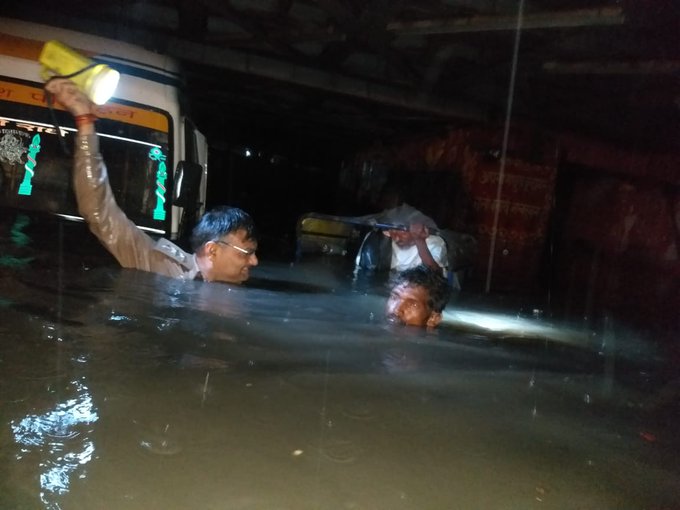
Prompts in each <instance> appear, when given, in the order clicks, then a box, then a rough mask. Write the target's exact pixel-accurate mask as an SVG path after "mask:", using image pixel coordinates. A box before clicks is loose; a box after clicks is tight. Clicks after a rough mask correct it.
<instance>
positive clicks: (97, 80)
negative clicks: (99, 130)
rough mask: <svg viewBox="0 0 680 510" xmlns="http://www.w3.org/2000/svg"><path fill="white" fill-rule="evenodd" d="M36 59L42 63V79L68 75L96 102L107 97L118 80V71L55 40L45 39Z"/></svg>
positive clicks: (102, 102) (67, 76) (101, 102)
mask: <svg viewBox="0 0 680 510" xmlns="http://www.w3.org/2000/svg"><path fill="white" fill-rule="evenodd" d="M38 60H39V61H40V63H41V64H42V66H43V70H42V73H41V76H42V78H43V80H45V81H47V80H49V79H50V78H53V77H55V76H60V77H63V78H68V79H70V80H71V81H73V82H74V83H75V84H76V85H77V86H78V88H79V89H80V90H81V91H83V92H84V93H85V94H86V95H87V97H89V98H90V100H91V101H92V102H93V103H94V104H98V105H102V104H104V103H106V102H107V101H108V100H109V99H111V96H112V95H113V93H114V92H115V91H116V86H117V85H118V80H119V79H120V73H119V72H118V71H116V70H114V69H111V68H110V67H109V66H107V65H106V64H97V63H95V62H94V61H92V60H90V59H89V58H87V57H85V56H83V55H81V54H80V53H78V52H77V51H75V50H73V49H71V48H69V47H68V46H66V45H65V44H62V43H60V42H59V41H47V42H46V43H45V45H44V46H43V49H42V51H41V52H40V57H39V59H38Z"/></svg>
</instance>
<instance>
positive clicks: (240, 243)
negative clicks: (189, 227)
mask: <svg viewBox="0 0 680 510" xmlns="http://www.w3.org/2000/svg"><path fill="white" fill-rule="evenodd" d="M191 247H192V249H193V250H194V252H195V253H196V258H197V262H198V265H199V268H200V270H201V274H202V275H203V278H204V279H205V280H206V281H220V282H228V283H241V282H244V281H246V280H247V279H248V278H249V277H250V268H251V267H253V266H256V265H257V263H258V261H257V255H255V252H256V250H257V233H256V230H255V224H254V222H253V219H252V218H251V217H250V215H249V214H248V213H246V212H245V211H243V210H241V209H239V208H238V207H219V208H217V209H213V210H212V211H210V212H208V213H206V214H205V215H204V216H203V217H202V218H201V220H200V221H199V222H198V225H196V227H195V228H194V230H193V232H192V234H191Z"/></svg>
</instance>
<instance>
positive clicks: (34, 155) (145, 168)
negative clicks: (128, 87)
mask: <svg viewBox="0 0 680 510" xmlns="http://www.w3.org/2000/svg"><path fill="white" fill-rule="evenodd" d="M129 112H133V113H136V114H137V115H136V116H132V115H130V114H129ZM55 113H56V115H57V121H58V123H59V124H60V128H61V132H62V133H63V136H64V138H63V141H64V142H65V145H66V147H67V148H69V149H70V148H72V147H73V142H74V136H75V129H74V128H73V127H72V126H73V121H72V119H70V118H69V116H68V115H67V114H65V113H64V112H61V111H55ZM98 113H99V114H100V116H101V115H107V117H104V118H100V120H99V121H98V122H97V131H98V133H99V144H100V150H101V153H102V156H103V158H104V161H105V163H106V167H107V170H108V174H109V180H110V183H111V188H112V190H113V193H114V196H115V198H116V201H117V203H118V205H119V206H120V208H121V209H122V210H123V211H124V212H125V213H126V214H127V216H128V218H130V220H132V221H133V222H135V223H136V224H137V225H138V226H140V227H141V228H144V229H146V230H148V231H151V232H155V233H158V234H165V233H166V232H168V231H169V224H170V223H169V222H170V218H169V214H170V208H171V204H170V202H171V193H169V192H167V193H166V190H171V189H172V168H173V161H172V160H173V158H172V154H173V152H172V151H173V147H172V144H171V141H170V140H171V136H170V132H169V131H170V129H171V127H172V126H171V122H170V121H169V116H167V115H166V114H162V113H160V112H158V111H150V112H147V111H145V110H141V109H139V108H137V107H134V106H131V105H117V104H111V105H107V107H106V110H104V111H103V112H98ZM126 113H127V117H133V120H132V121H131V120H130V119H128V118H126V116H125V115H124V114H126ZM142 114H145V115H142ZM154 116H160V117H161V119H160V122H159V119H156V117H154ZM117 117H122V118H121V120H119V119H118V118H117ZM132 122H135V123H132ZM158 127H160V128H161V129H158ZM72 166H73V159H72V155H71V154H70V153H69V154H67V153H65V152H64V150H63V149H62V146H61V145H60V141H59V138H58V136H57V129H56V127H54V125H52V117H51V116H50V115H49V110H47V108H45V107H44V106H38V105H34V104H25V103H19V102H12V101H5V100H2V99H0V167H1V170H2V171H1V172H0V206H3V207H15V208H20V209H30V210H36V211H45V212H51V213H57V214H63V215H67V216H78V212H77V207H76V204H75V198H74V196H73V189H72V184H71V181H72V179H71V174H72Z"/></svg>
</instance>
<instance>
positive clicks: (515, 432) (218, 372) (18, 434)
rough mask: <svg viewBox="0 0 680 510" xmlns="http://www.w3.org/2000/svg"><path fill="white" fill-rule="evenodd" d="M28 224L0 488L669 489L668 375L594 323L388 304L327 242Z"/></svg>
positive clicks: (363, 493) (165, 505)
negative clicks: (405, 318) (119, 240)
mask: <svg viewBox="0 0 680 510" xmlns="http://www.w3.org/2000/svg"><path fill="white" fill-rule="evenodd" d="M22 222H23V223H22ZM27 222H28V220H27V219H26V218H24V217H23V216H22V215H18V216H17V217H16V218H15V219H14V220H13V222H12V223H11V225H10V226H8V227H6V228H5V230H3V232H2V235H1V236H0V249H1V250H2V254H0V257H1V258H0V262H2V265H0V314H1V317H2V319H1V321H0V427H1V428H0V508H2V509H5V508H7V509H64V510H70V509H87V510H90V509H100V508H101V509H168V510H173V509H186V508H195V509H229V510H246V509H253V510H254V509H267V510H274V509H278V510H283V509H291V510H304V509H324V510H325V509H338V510H359V509H364V510H381V509H389V510H395V509H409V510H411V509H418V510H420V509H425V510H435V509H442V510H451V509H545V510H548V509H579V510H583V509H593V510H595V509H597V510H603V509H640V510H643V509H645V510H670V509H677V508H680V503H678V502H679V501H680V463H679V462H678V458H679V457H678V452H680V440H679V439H678V438H677V437H676V436H677V425H678V421H677V393H678V392H680V388H678V386H680V385H678V384H677V383H673V382H672V380H671V381H667V380H665V379H664V374H667V372H666V371H667V367H665V366H664V364H663V360H659V359H658V355H657V353H655V352H654V350H653V349H652V348H651V347H650V346H649V344H648V343H647V342H645V341H644V340H643V339H638V338H636V337H635V335H633V334H631V333H630V332H627V331H624V330H623V329H622V328H620V327H617V325H616V324H613V323H612V324H608V325H607V327H606V328H604V329H602V328H600V329H599V330H598V331H591V330H589V329H588V328H587V327H584V325H566V324H559V325H556V324H552V323H550V321H549V320H548V319H547V318H546V317H545V316H544V313H543V311H542V310H540V309H536V310H533V309H529V310H528V311H526V312H525V311H524V310H518V309H506V310H502V309H498V308H495V309H491V308H490V307H485V306H482V305H481V301H476V300H475V299H466V297H465V296H464V295H460V296H458V297H456V298H455V299H454V300H453V301H452V303H451V304H450V306H449V307H448V308H447V311H446V314H445V315H446V316H445V324H443V326H442V327H440V328H439V329H438V330H437V331H435V332H427V331H424V330H413V329H412V328H404V327H395V326H388V325H386V324H385V323H384V322H383V320H382V312H383V306H384V303H385V296H386V289H385V287H384V285H382V284H381V283H375V284H371V282H370V281H368V282H367V281H366V280H357V279H353V278H352V275H351V273H349V272H347V271H344V270H341V269H339V268H338V267H337V265H334V264H333V263H331V262H329V261H328V260H326V259H322V260H309V261H302V262H301V263H299V264H294V265H291V264H287V263H274V262H270V263H267V262H263V263H262V265H261V266H260V267H258V268H257V270H256V271H254V273H253V279H252V281H251V282H249V283H248V285H247V286H246V287H238V286H229V285H222V284H206V283H203V282H181V281H176V280H171V279H167V278H163V277H159V276H156V275H153V274H149V273H143V272H138V271H130V270H122V269H119V268H117V267H115V264H113V263H111V261H105V262H106V263H102V264H100V265H96V264H92V263H91V262H92V260H94V258H92V257H91V256H90V254H88V253H86V250H85V249H84V248H83V246H82V244H79V245H74V244H73V240H72V239H71V238H70V237H69V235H70V234H69V232H70V230H69V229H72V228H74V227H71V226H68V225H67V226H64V225H63V224H61V223H59V224H58V226H57V227H55V229H54V232H56V233H57V234H58V235H56V236H54V237H53V238H52V239H53V240H54V241H53V244H52V245H49V243H48V246H42V247H40V249H38V247H37V246H36V244H37V242H38V240H37V239H36V238H35V236H33V237H31V234H30V233H29V234H25V231H26V228H25V224H26V223H27ZM79 235H83V233H82V232H81V233H80V234H79ZM22 236H23V237H22ZM76 238H77V239H81V242H82V238H81V237H77V236H76ZM50 250H51V251H50Z"/></svg>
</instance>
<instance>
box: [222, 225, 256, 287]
mask: <svg viewBox="0 0 680 510" xmlns="http://www.w3.org/2000/svg"><path fill="white" fill-rule="evenodd" d="M215 247H216V248H215V256H214V258H213V260H212V275H213V280H217V281H221V282H228V283H242V282H245V281H246V280H247V279H248V278H249V277H250V268H251V267H253V266H256V265H257V255H255V250H257V241H254V240H252V239H248V238H247V233H246V231H245V230H243V229H239V230H236V231H234V232H231V233H229V234H227V235H226V236H224V237H222V238H221V239H220V241H218V242H215ZM239 248H240V249H239ZM244 251H245V252H247V253H244Z"/></svg>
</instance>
